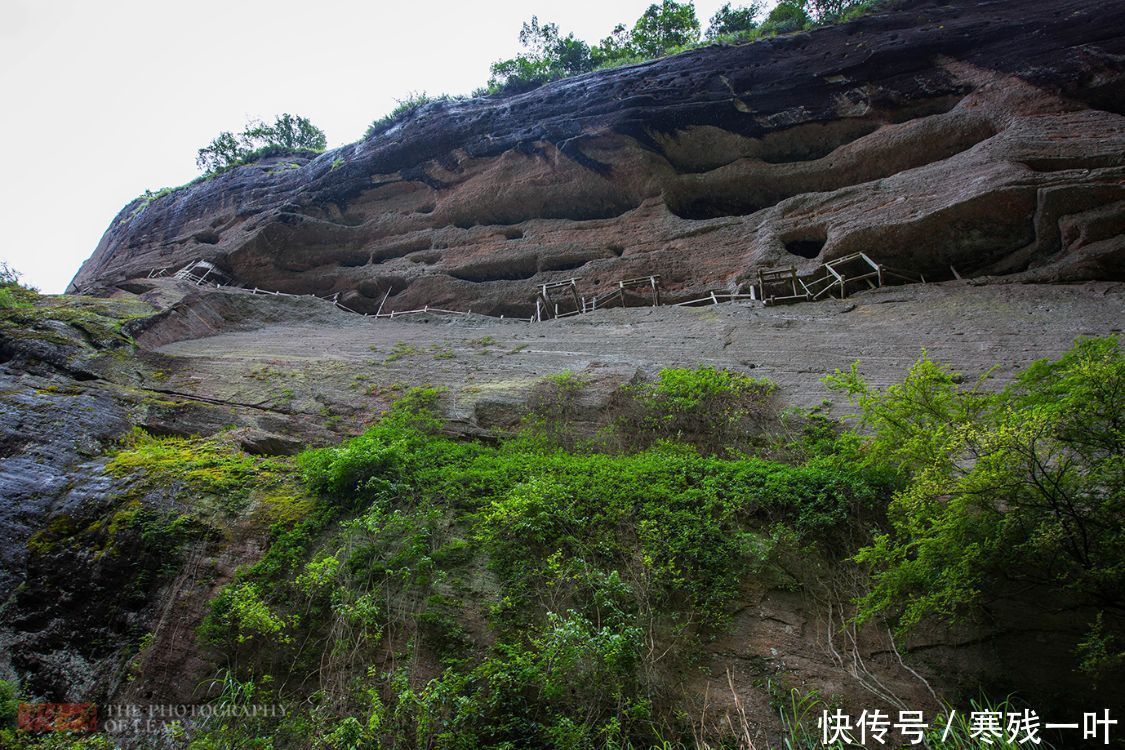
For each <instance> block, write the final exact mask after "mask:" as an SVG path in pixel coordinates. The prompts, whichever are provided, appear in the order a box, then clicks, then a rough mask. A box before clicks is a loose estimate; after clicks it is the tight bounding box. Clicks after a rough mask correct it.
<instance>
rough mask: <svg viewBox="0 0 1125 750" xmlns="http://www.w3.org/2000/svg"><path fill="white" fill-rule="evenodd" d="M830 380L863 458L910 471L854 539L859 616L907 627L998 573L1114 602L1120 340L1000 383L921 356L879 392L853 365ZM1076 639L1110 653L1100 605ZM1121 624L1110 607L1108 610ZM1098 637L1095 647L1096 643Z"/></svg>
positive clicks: (1120, 476) (1122, 377)
mask: <svg viewBox="0 0 1125 750" xmlns="http://www.w3.org/2000/svg"><path fill="white" fill-rule="evenodd" d="M828 383H829V385H830V386H832V387H834V388H837V389H841V390H844V391H846V392H847V393H848V394H849V395H850V396H851V398H852V399H853V401H854V403H856V404H857V405H858V406H859V409H860V411H861V414H862V417H863V420H864V422H865V423H866V425H867V426H868V427H869V428H870V429H871V430H872V432H873V437H872V438H871V440H870V442H869V444H868V451H869V454H870V455H871V457H872V459H873V460H876V461H880V462H886V463H891V464H897V465H899V466H901V467H902V468H903V472H904V473H905V474H906V475H907V476H908V483H907V485H906V486H905V488H904V489H903V490H902V491H901V492H899V493H898V494H897V495H896V496H895V498H894V500H893V501H892V503H891V505H890V508H889V516H890V520H891V523H892V528H891V530H890V531H889V532H888V533H886V534H883V535H881V536H879V537H877V538H876V539H875V541H874V543H873V544H871V545H869V546H867V547H865V548H863V549H862V550H860V552H859V553H858V555H857V559H858V560H859V561H860V562H862V563H865V564H867V565H868V566H869V567H870V569H871V571H872V575H873V588H872V590H871V591H870V593H868V594H867V596H866V597H865V598H864V599H863V600H862V602H861V617H870V616H872V615H874V614H876V613H880V612H886V613H888V614H891V615H893V616H895V617H897V619H898V621H899V623H900V625H901V626H903V627H910V626H913V625H915V624H917V623H919V622H920V621H921V620H923V619H924V618H926V617H929V616H933V615H937V616H944V617H953V616H956V615H958V614H960V613H962V612H964V611H965V610H966V609H967V608H969V607H970V606H971V605H973V604H975V603H977V602H978V601H980V600H981V598H982V594H984V592H986V591H990V592H995V591H996V590H997V588H998V587H999V586H1002V585H1004V582H1006V581H1022V582H1025V583H1027V582H1030V583H1033V584H1036V585H1042V586H1048V587H1056V588H1061V589H1065V590H1067V591H1069V592H1070V593H1071V595H1072V596H1075V597H1077V598H1078V599H1079V600H1080V601H1084V602H1086V603H1088V604H1090V605H1092V606H1095V607H1098V608H1101V609H1102V610H1103V611H1105V612H1107V613H1109V612H1120V611H1121V610H1122V608H1123V607H1125V566H1123V565H1122V562H1121V561H1122V560H1123V559H1125V351H1123V350H1122V348H1121V345H1120V341H1119V339H1118V338H1117V337H1113V336H1111V337H1106V338H1100V339H1083V340H1079V341H1078V342H1077V343H1076V344H1075V346H1074V348H1073V349H1071V350H1070V351H1069V352H1067V353H1066V354H1065V355H1063V356H1062V357H1061V358H1060V359H1058V360H1056V361H1047V360H1043V361H1040V362H1037V363H1035V364H1034V365H1033V366H1032V367H1030V368H1029V369H1028V370H1027V371H1026V372H1025V373H1023V374H1022V375H1021V376H1020V377H1019V378H1018V379H1017V380H1016V382H1015V383H1014V384H1013V385H1011V386H1010V387H1009V388H1007V389H1005V390H1004V391H1003V392H1002V393H1000V394H995V395H992V394H986V393H983V392H982V391H981V390H980V389H979V388H975V387H974V388H970V387H965V386H963V385H962V384H961V379H960V377H959V376H958V375H957V374H956V373H953V372H951V371H949V370H947V369H945V368H943V367H941V366H940V365H937V364H935V363H933V362H931V361H930V360H929V359H926V358H923V359H922V360H921V361H919V362H918V363H917V364H915V365H914V367H913V368H912V369H911V371H910V373H909V375H908V376H907V378H906V380H904V381H903V383H901V384H899V385H895V386H892V387H889V388H887V389H886V390H883V391H879V390H876V389H874V388H872V387H871V386H869V385H868V384H867V383H866V382H865V381H864V380H863V379H862V377H860V376H859V374H858V372H857V370H856V369H855V368H854V367H853V369H852V371H851V372H850V373H846V374H845V373H837V374H836V375H835V376H832V377H830V378H829V379H828ZM1099 623H1101V624H1099V625H1098V628H1099V632H1098V633H1093V632H1092V633H1091V637H1090V638H1088V639H1087V641H1088V644H1093V645H1089V648H1088V649H1087V651H1088V653H1087V654H1086V656H1087V660H1089V659H1090V658H1091V654H1092V655H1094V656H1097V655H1098V654H1099V653H1106V654H1109V657H1107V658H1113V651H1112V647H1106V646H1104V644H1105V643H1107V642H1113V636H1112V634H1110V635H1107V634H1106V633H1107V630H1108V629H1109V628H1110V622H1109V620H1108V618H1107V619H1106V620H1105V622H1104V623H1102V621H1101V620H1099ZM1115 623H1116V627H1117V628H1118V630H1120V627H1121V619H1120V615H1116V620H1115ZM1099 649H1100V651H1099Z"/></svg>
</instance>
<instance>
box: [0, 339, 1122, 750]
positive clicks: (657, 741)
mask: <svg viewBox="0 0 1125 750" xmlns="http://www.w3.org/2000/svg"><path fill="white" fill-rule="evenodd" d="M493 343H495V342H493ZM860 373H861V371H860V369H859V366H858V365H857V366H855V367H853V368H852V369H851V370H850V371H849V372H838V373H836V374H835V375H833V376H831V377H829V378H827V379H826V380H827V383H828V385H829V386H830V388H832V389H835V390H837V391H838V392H841V393H844V394H846V395H848V396H849V397H850V398H851V400H852V401H853V403H854V404H855V405H856V407H857V410H858V412H859V414H858V416H859V420H860V423H859V424H858V426H856V428H855V429H849V428H848V427H847V425H845V424H841V423H838V422H835V421H833V420H830V419H828V418H826V417H824V416H823V415H820V414H817V413H815V412H814V413H805V414H798V415H794V414H793V413H792V412H790V413H788V414H787V415H785V417H784V419H779V417H778V416H777V413H776V409H775V407H774V405H773V398H774V393H773V390H774V389H773V387H772V385H771V384H770V383H769V382H768V381H764V380H760V379H755V378H752V377H750V376H748V375H745V374H743V373H737V372H731V371H727V370H721V369H716V368H712V367H699V368H693V369H667V370H664V371H662V372H660V373H659V374H658V376H657V377H656V378H654V379H652V380H650V381H643V382H638V383H635V384H633V385H630V386H628V387H624V388H622V389H620V390H619V391H618V392H617V393H616V395H615V396H614V398H613V399H611V406H610V410H611V412H612V414H613V417H614V420H613V424H612V425H611V426H610V427H609V428H607V429H606V430H603V432H602V433H600V434H598V435H595V436H593V437H590V436H589V435H588V432H587V433H586V435H587V437H585V438H582V437H580V436H581V435H582V432H581V431H580V430H578V429H577V428H576V425H578V424H580V423H581V418H582V413H581V409H580V408H578V401H579V400H580V399H581V397H582V395H583V392H584V390H585V388H586V387H587V385H588V383H587V382H586V380H584V379H583V377H581V376H579V375H576V374H574V373H569V372H564V373H560V374H558V375H556V376H553V377H550V378H546V379H544V381H543V382H542V383H540V384H539V385H538V386H536V389H537V390H536V391H535V393H533V397H532V411H533V413H532V414H531V415H530V416H529V418H528V421H527V423H526V424H525V425H524V427H523V429H522V430H520V431H519V432H516V433H513V434H511V435H509V436H507V437H505V438H502V439H499V440H496V441H489V442H485V441H476V440H455V439H452V438H449V437H446V436H444V435H443V434H442V428H443V426H444V424H443V420H442V418H441V417H440V410H439V406H440V404H441V402H442V400H443V399H444V398H446V397H447V395H446V394H445V392H444V391H442V390H440V389H434V388H423V389H418V388H415V389H411V390H406V391H403V393H402V395H401V398H399V399H398V401H396V402H395V403H394V404H393V405H392V406H391V408H390V409H389V410H388V411H387V413H386V414H384V415H383V417H382V419H381V420H380V421H379V422H378V423H377V424H376V425H375V426H373V427H371V428H370V429H368V430H367V431H366V432H365V433H363V434H362V435H360V436H358V437H355V438H352V439H350V440H348V441H346V442H344V443H342V444H340V445H338V446H335V447H330V448H322V449H316V450H311V451H307V452H305V453H304V454H302V455H301V456H299V457H298V458H297V459H296V460H295V461H289V460H282V459H269V458H258V457H252V456H248V455H246V454H245V453H242V452H241V451H239V450H238V449H237V448H235V447H234V446H233V445H232V444H230V443H228V442H226V441H225V440H224V439H223V437H222V436H219V437H216V438H210V439H202V438H194V439H189V438H154V437H151V436H148V435H145V434H143V433H137V434H136V435H134V436H133V437H132V438H131V439H130V440H129V441H128V442H127V444H126V445H125V446H123V448H122V450H121V451H119V452H118V453H117V454H116V455H115V456H114V457H113V460H112V461H111V462H110V464H109V466H108V470H109V471H110V472H111V473H112V474H114V475H116V476H118V477H122V478H131V479H132V481H131V483H130V484H129V485H127V492H126V494H125V496H124V497H122V498H121V503H120V504H119V505H118V506H117V507H116V508H115V509H114V511H113V512H112V513H110V514H108V515H106V516H105V518H104V519H102V520H101V521H99V522H98V523H97V524H94V525H89V524H85V523H84V522H83V523H80V522H78V521H76V520H74V519H69V518H66V517H59V518H57V519H55V520H54V521H53V522H52V524H51V526H50V527H49V528H47V529H45V530H44V531H43V532H42V533H41V535H38V536H37V537H36V538H33V540H32V543H31V544H30V545H29V547H31V548H32V549H31V551H32V552H33V554H41V553H44V552H48V551H50V550H52V549H58V548H59V546H60V545H67V544H71V542H69V541H67V540H71V539H76V538H80V537H81V535H85V537H81V538H84V539H86V542H85V550H86V552H85V554H88V555H89V554H92V555H94V556H95V557H96V556H97V555H112V554H117V553H116V552H115V551H114V549H115V545H114V543H112V542H111V541H101V542H97V543H92V542H90V540H91V539H94V540H99V539H100V540H113V539H129V538H133V537H131V536H129V535H133V534H140V535H141V538H144V539H148V540H150V541H149V543H148V546H145V547H143V549H149V550H157V549H159V550H164V554H165V557H167V558H168V559H170V560H172V561H173V562H174V561H175V560H176V559H177V558H178V556H179V552H178V551H179V550H181V549H183V547H184V546H185V545H186V544H189V543H192V542H194V541H199V540H203V539H206V538H209V536H210V535H214V534H219V533H223V532H222V529H223V524H220V523H217V520H218V519H220V518H223V517H227V518H229V517H232V516H233V515H235V514H237V515H239V516H244V515H245V514H246V513H248V512H250V513H254V512H260V513H264V514H265V516H266V518H267V522H268V523H269V524H272V525H271V526H270V533H269V546H268V548H267V550H266V552H265V554H264V555H263V556H262V557H261V558H260V559H259V560H258V561H257V562H255V563H254V564H252V565H249V566H247V567H245V568H243V569H241V570H240V571H238V572H237V574H236V575H235V577H234V579H233V580H231V581H230V583H229V584H227V585H226V586H225V587H224V588H222V589H221V590H220V592H219V593H218V595H217V596H216V597H215V598H214V599H213V600H212V602H211V604H210V607H209V611H208V613H207V616H206V618H205V620H204V622H203V624H202V625H201V627H200V630H199V635H200V637H201V638H202V639H203V641H204V642H206V643H208V644H210V646H212V647H213V648H215V649H217V650H218V652H219V653H220V654H222V657H223V664H224V671H223V672H222V674H221V675H220V676H219V677H218V678H217V679H216V681H215V683H214V693H213V695H214V698H213V700H214V701H215V702H216V703H220V704H221V703H230V702H236V703H237V702H245V703H250V702H260V703H262V702H264V703H272V702H277V701H281V702H284V703H285V704H286V705H287V706H289V707H291V709H292V710H290V711H287V713H286V715H285V716H284V717H260V718H255V719H254V720H253V721H249V722H245V723H237V722H230V723H223V722H218V723H212V724H209V725H207V726H205V727H202V728H200V729H198V732H197V734H196V735H195V736H194V737H193V738H192V740H191V742H192V745H191V747H194V748H212V747H241V746H246V747H270V748H274V749H275V750H282V749H283V748H305V747H323V748H343V747H349V748H367V747H398V748H416V747H417V748H420V747H427V748H462V747H474V748H477V747H479V748H489V747H491V748H521V747H536V748H539V747H544V748H630V747H631V748H647V747H691V746H698V744H697V743H698V742H699V741H700V740H701V739H702V741H705V742H707V743H710V746H720V745H719V743H721V742H722V741H723V738H722V737H718V736H711V735H709V734H707V732H709V731H710V729H705V728H703V727H701V726H699V725H694V724H693V723H692V718H691V716H692V713H691V710H690V709H689V708H688V707H687V706H686V704H685V702H684V699H685V695H684V692H683V690H684V688H683V685H684V684H685V676H699V677H703V676H705V673H704V669H705V668H706V666H707V659H706V654H707V645H708V643H710V642H711V641H713V640H714V639H716V638H719V637H723V636H725V635H726V634H727V631H728V629H729V628H730V627H731V624H732V615H733V613H734V612H735V611H736V610H737V609H738V608H739V607H741V606H744V605H745V602H746V601H747V598H746V597H747V594H748V591H749V589H750V588H752V587H755V586H761V585H763V584H764V585H767V586H769V587H771V588H774V589H779V588H788V589H800V588H803V587H813V586H818V585H820V583H822V581H821V580H820V579H821V577H822V576H823V575H825V571H829V570H836V571H842V572H843V573H844V575H845V577H846V578H847V580H848V581H853V582H854V585H855V587H856V588H855V590H854V591H852V590H849V591H848V592H847V596H849V597H850V596H852V595H853V594H854V595H855V597H856V599H855V602H854V605H855V609H854V610H853V614H854V619H853V622H855V623H857V624H858V623H862V622H864V621H868V620H878V621H879V627H880V629H882V627H883V623H887V624H890V625H892V626H895V625H897V626H898V629H899V631H902V630H906V629H909V628H912V627H916V626H918V625H920V624H922V623H927V622H928V623H940V622H942V621H949V620H955V619H956V618H958V617H961V616H964V615H966V614H967V613H969V612H971V611H973V610H974V609H975V608H977V607H979V606H981V605H986V604H988V603H989V602H991V601H993V600H995V599H997V598H999V597H1001V596H1002V595H1004V594H1005V591H1004V589H1005V588H1006V587H1009V586H1011V585H1013V584H1016V585H1020V586H1024V587H1028V586H1030V587H1034V590H1038V591H1042V592H1044V595H1045V596H1050V597H1056V596H1058V597H1064V601H1065V604H1066V605H1067V606H1071V607H1073V611H1075V612H1079V611H1081V612H1085V613H1089V621H1088V622H1087V623H1085V624H1086V625H1087V632H1086V635H1085V636H1084V637H1082V638H1081V640H1080V641H1077V642H1076V643H1075V653H1074V666H1075V669H1077V670H1081V671H1082V672H1083V673H1085V674H1086V675H1088V676H1089V679H1090V681H1091V682H1096V681H1097V680H1108V679H1112V678H1113V676H1114V675H1115V674H1117V673H1118V672H1119V671H1120V668H1121V664H1122V663H1125V638H1123V637H1122V636H1123V628H1122V619H1121V617H1120V614H1119V613H1120V611H1121V606H1122V599H1121V595H1122V591H1123V588H1125V587H1123V581H1125V577H1123V574H1122V563H1121V561H1122V559H1125V555H1123V553H1125V540H1123V535H1125V532H1123V530H1122V529H1123V521H1125V507H1123V502H1125V464H1123V460H1122V457H1123V456H1125V450H1123V449H1125V445H1123V441H1125V431H1123V425H1125V411H1123V409H1125V398H1123V396H1125V352H1123V351H1122V349H1121V346H1120V341H1119V338H1118V337H1107V338H1101V339H1082V340H1079V341H1078V342H1077V343H1076V344H1075V346H1074V348H1073V349H1072V350H1070V351H1068V352H1067V353H1065V354H1064V355H1062V356H1061V357H1060V358H1058V359H1057V360H1054V361H1041V362H1037V363H1035V364H1034V365H1032V366H1031V367H1030V368H1028V369H1027V370H1026V371H1025V372H1024V373H1022V374H1021V375H1020V376H1019V377H1017V378H1016V379H1015V380H1014V381H1013V382H1012V383H1011V385H1009V386H1008V387H1007V388H1004V389H1003V390H1000V391H998V392H997V391H990V390H987V389H985V388H983V387H981V386H982V384H983V381H982V382H978V383H965V381H964V378H962V377H961V376H960V375H958V374H957V373H954V372H952V371H950V370H949V369H948V368H946V367H943V366H942V365H940V364H938V363H935V362H933V361H931V360H930V359H929V358H927V357H925V356H923V357H922V359H920V360H919V361H918V363H916V364H915V365H914V366H913V368H912V369H911V370H910V372H909V373H907V375H906V377H905V379H904V380H903V381H902V382H901V383H897V384H894V385H891V386H888V387H886V388H882V389H878V388H874V387H872V386H871V385H870V384H869V383H868V382H866V381H865V380H864V378H863V377H862V375H861V374H860ZM298 475H299V479H298ZM162 489H163V491H169V490H171V491H172V492H174V493H175V494H177V496H183V497H191V498H192V499H193V500H192V507H191V508H190V509H185V510H184V511H182V512H181V511H176V512H170V511H165V512H163V515H160V514H156V515H153V514H154V513H155V511H153V510H151V509H148V506H146V505H144V504H142V502H143V500H144V499H145V498H146V497H148V496H149V495H150V494H151V493H153V492H157V491H161V490H162ZM255 509H258V510H257V511H255ZM278 509H280V510H278ZM177 513H178V514H179V515H177ZM146 514H147V515H146ZM209 514H210V515H209ZM223 514H225V515H223ZM145 535H147V536H145ZM117 544H120V542H118V543H117ZM99 545H100V546H99ZM129 549H131V550H132V549H134V548H133V547H130V548H129ZM142 559H144V560H148V558H142ZM151 564H152V566H153V567H155V569H156V572H154V573H152V575H154V576H160V575H166V574H167V572H168V571H169V570H171V569H172V568H173V567H174V565H171V566H170V567H169V568H168V569H167V570H165V569H163V568H161V567H160V565H158V564H157V563H156V561H155V560H152V561H151ZM148 565H149V563H146V567H147V566H148ZM154 580H155V579H154ZM145 585H146V586H151V585H152V581H151V580H150V581H147V582H146V583H145ZM818 590H819V589H818ZM845 601H846V600H845ZM767 679H768V680H769V682H768V684H766V685H763V687H765V688H766V689H767V690H768V691H769V695H770V696H771V702H772V705H773V707H774V709H775V710H776V711H777V712H778V716H779V718H780V726H781V728H782V732H783V734H782V736H780V737H778V738H774V742H775V743H776V742H778V741H779V742H780V746H783V747H786V748H790V749H791V750H805V749H807V750H812V749H813V748H815V747H819V746H820V734H819V731H818V730H817V729H816V719H817V718H818V717H819V715H820V712H821V711H822V710H824V709H832V708H835V707H837V705H838V704H837V699H836V698H834V697H833V696H830V695H822V694H820V693H818V692H816V691H815V690H807V689H802V690H795V689H791V688H790V687H789V686H782V685H780V684H779V683H777V682H776V677H771V676H770V675H769V674H768V673H766V674H764V675H763V682H764V683H765V682H766V680H767ZM2 687H3V686H2V685H0V709H2V707H3V696H4V694H3V692H2ZM1007 705H1008V704H1007V703H1002V704H999V705H990V704H989V703H988V701H987V700H986V699H983V698H982V699H981V701H980V702H976V703H973V704H972V707H973V708H974V709H976V710H993V711H995V710H1000V711H1005V710H1007V709H1006V708H1005V706H1007ZM963 714H964V712H959V714H958V716H957V718H955V719H954V723H953V725H951V726H950V727H949V728H948V729H949V737H947V738H945V739H944V741H941V740H942V735H943V734H944V732H945V729H946V727H944V726H942V725H941V723H940V722H935V724H933V725H931V726H930V728H929V730H928V734H927V739H926V740H925V742H926V744H927V746H935V747H937V746H943V747H949V746H951V747H959V748H966V749H968V748H983V747H985V746H993V745H997V744H998V745H1000V746H1004V745H1003V743H1002V742H994V743H991V744H990V743H988V742H987V741H986V740H982V739H981V738H980V737H979V736H974V733H973V731H972V728H971V727H970V726H969V725H968V724H967V723H966V720H965V718H964V716H963ZM731 721H732V723H731V724H730V725H729V726H728V728H729V730H730V733H732V734H734V735H741V734H742V732H744V731H746V730H747V729H749V727H750V725H749V724H747V723H746V722H747V721H748V717H747V715H746V713H745V711H744V709H742V708H741V704H737V703H736V708H735V711H734V713H733V714H732V716H731ZM738 722H742V724H741V726H740V725H739V724H738ZM747 736H749V735H747ZM728 739H729V737H728ZM760 746H762V747H776V746H778V745H777V744H772V745H771V743H770V742H769V741H764V742H763V743H762V745H760ZM833 747H835V748H837V750H842V747H843V746H842V744H837V745H834V746H833Z"/></svg>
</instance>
